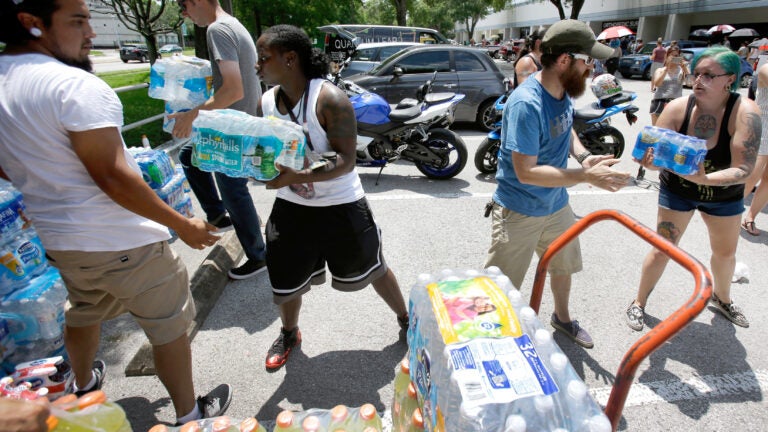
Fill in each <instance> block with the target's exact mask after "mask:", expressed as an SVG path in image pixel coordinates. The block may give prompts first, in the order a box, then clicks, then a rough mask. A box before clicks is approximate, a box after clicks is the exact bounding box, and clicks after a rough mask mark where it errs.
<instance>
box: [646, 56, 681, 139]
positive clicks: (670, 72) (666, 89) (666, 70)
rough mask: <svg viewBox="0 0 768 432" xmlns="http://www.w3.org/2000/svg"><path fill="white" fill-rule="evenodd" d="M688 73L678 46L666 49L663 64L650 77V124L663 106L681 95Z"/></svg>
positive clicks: (656, 118)
mask: <svg viewBox="0 0 768 432" xmlns="http://www.w3.org/2000/svg"><path fill="white" fill-rule="evenodd" d="M687 75H688V68H687V67H686V66H685V63H684V62H683V58H682V57H681V56H680V48H679V47H677V46H674V47H669V49H667V57H666V60H664V66H663V67H661V68H659V69H656V73H655V74H654V75H653V78H652V79H651V93H653V98H652V100H651V124H652V125H654V126H655V125H656V121H657V120H658V118H659V115H660V114H661V112H662V111H663V110H664V107H665V106H666V105H667V104H668V103H669V102H671V101H672V100H673V99H677V98H679V97H680V96H682V95H683V82H684V81H685V77H686V76H687Z"/></svg>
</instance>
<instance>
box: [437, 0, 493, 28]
mask: <svg viewBox="0 0 768 432" xmlns="http://www.w3.org/2000/svg"><path fill="white" fill-rule="evenodd" d="M425 2H426V3H427V4H428V5H430V6H431V7H433V8H440V7H443V8H444V9H443V11H444V13H445V17H446V18H447V19H448V20H450V21H451V22H460V23H462V24H464V28H465V29H466V30H467V33H468V34H470V35H472V34H473V33H474V32H475V27H476V26H477V23H478V22H479V21H480V20H481V19H483V18H485V17H486V16H488V15H489V14H490V13H492V12H498V11H500V10H503V9H504V8H506V7H507V4H506V3H507V2H506V0H490V1H489V0H425Z"/></svg>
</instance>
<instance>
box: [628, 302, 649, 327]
mask: <svg viewBox="0 0 768 432" xmlns="http://www.w3.org/2000/svg"><path fill="white" fill-rule="evenodd" d="M644 317H645V310H643V308H641V307H640V306H638V305H637V304H636V303H635V301H634V300H632V303H630V304H629V307H628V308H627V325H628V326H629V328H631V329H632V330H634V331H640V330H642V329H643V318H644Z"/></svg>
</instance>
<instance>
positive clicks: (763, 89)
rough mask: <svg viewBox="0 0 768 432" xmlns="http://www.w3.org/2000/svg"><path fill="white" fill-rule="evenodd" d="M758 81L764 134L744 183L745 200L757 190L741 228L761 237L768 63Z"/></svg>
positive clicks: (766, 186)
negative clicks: (755, 161) (755, 159)
mask: <svg viewBox="0 0 768 432" xmlns="http://www.w3.org/2000/svg"><path fill="white" fill-rule="evenodd" d="M752 79H753V80H754V81H757V95H756V99H755V100H756V102H757V106H758V107H759V108H760V119H761V120H762V130H763V133H762V135H761V137H760V148H759V150H758V152H757V163H756V164H755V169H754V170H753V171H752V174H751V175H750V176H749V177H748V178H747V181H746V183H744V198H746V197H748V196H749V194H751V193H752V189H754V187H755V184H757V182H758V181H760V183H759V184H757V189H756V190H755V194H754V196H753V197H752V203H751V204H750V205H749V208H748V209H747V211H746V213H745V215H744V220H743V221H742V223H741V227H742V228H743V229H744V230H745V231H746V232H748V233H749V234H751V235H753V236H757V235H760V230H759V229H757V227H756V226H755V218H757V215H758V214H760V212H761V211H763V208H764V207H765V205H766V204H768V168H766V167H768V63H766V64H764V65H762V66H760V69H758V70H757V77H754V78H752Z"/></svg>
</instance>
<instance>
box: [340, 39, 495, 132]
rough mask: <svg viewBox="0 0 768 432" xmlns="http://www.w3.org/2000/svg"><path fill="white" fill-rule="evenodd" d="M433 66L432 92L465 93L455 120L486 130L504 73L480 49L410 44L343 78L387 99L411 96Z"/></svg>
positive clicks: (493, 118)
mask: <svg viewBox="0 0 768 432" xmlns="http://www.w3.org/2000/svg"><path fill="white" fill-rule="evenodd" d="M434 71H437V78H436V79H435V82H434V83H433V87H432V88H433V91H434V92H435V93H439V92H454V93H461V94H463V95H465V97H464V99H463V100H462V101H461V102H459V105H458V106H457V107H456V113H455V116H456V121H467V122H475V123H476V124H477V125H478V126H479V127H480V128H481V129H483V130H490V129H491V128H492V127H493V124H494V122H495V121H496V110H495V105H494V104H495V102H496V99H498V97H499V96H500V95H501V94H503V93H504V79H505V78H504V74H502V73H501V71H500V70H499V68H498V67H497V66H496V63H495V62H494V61H493V59H491V57H490V56H488V54H487V53H486V51H485V50H479V49H477V48H470V47H462V46H456V45H414V46H411V47H408V48H405V49H403V50H402V51H399V52H398V53H396V54H394V55H392V56H391V57H389V58H388V59H386V60H384V61H383V62H382V63H381V64H380V65H378V66H376V67H375V68H373V69H372V70H371V71H370V72H367V73H361V74H357V75H352V76H350V77H348V78H347V80H349V81H352V82H354V83H355V84H357V85H359V86H361V87H363V88H365V89H367V90H368V91H371V92H373V93H376V94H378V95H380V96H381V97H383V98H384V99H386V101H387V102H388V103H390V104H396V103H398V102H400V101H401V100H402V99H404V98H413V97H415V94H416V90H417V89H418V88H419V86H421V85H422V84H424V83H425V82H426V81H427V80H428V79H431V78H432V74H433V72H434Z"/></svg>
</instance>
